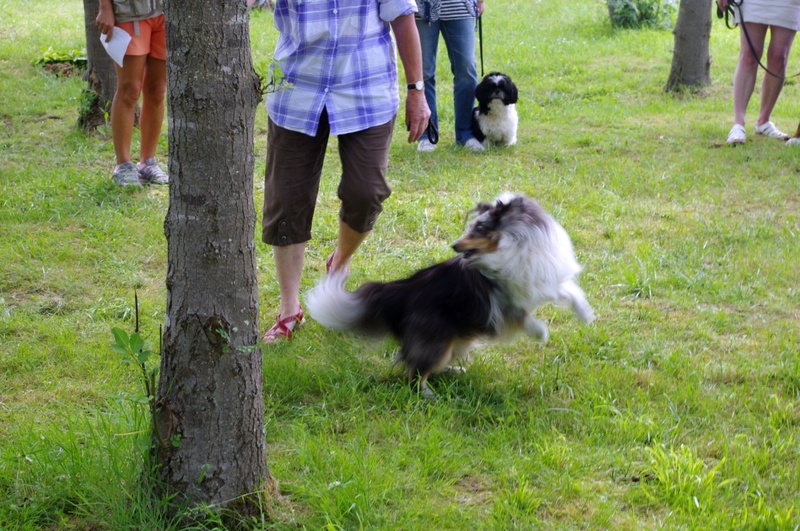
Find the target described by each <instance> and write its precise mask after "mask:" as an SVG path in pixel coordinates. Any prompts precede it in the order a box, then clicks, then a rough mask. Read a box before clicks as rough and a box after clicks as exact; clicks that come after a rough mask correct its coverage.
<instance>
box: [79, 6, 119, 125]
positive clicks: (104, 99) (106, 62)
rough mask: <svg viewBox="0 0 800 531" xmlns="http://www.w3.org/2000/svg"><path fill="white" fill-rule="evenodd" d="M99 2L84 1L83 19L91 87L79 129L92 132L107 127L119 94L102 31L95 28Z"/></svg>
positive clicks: (86, 97)
mask: <svg viewBox="0 0 800 531" xmlns="http://www.w3.org/2000/svg"><path fill="white" fill-rule="evenodd" d="M99 7H100V2H99V1H98V0H83V19H84V26H85V29H86V73H85V74H84V76H83V80H84V81H86V82H87V83H88V85H89V86H88V87H87V88H86V90H85V91H84V94H83V97H82V100H81V108H80V112H79V114H78V127H80V128H81V129H83V130H84V131H93V130H94V129H96V128H97V127H99V126H101V125H103V124H105V123H106V119H107V116H108V113H109V112H110V110H111V100H113V99H114V91H116V90H117V74H116V72H115V70H114V61H113V60H112V59H111V57H109V55H108V54H107V53H106V51H105V48H103V45H102V44H100V30H99V29H98V28H97V25H96V24H95V22H94V21H95V18H97V11H98V9H99Z"/></svg>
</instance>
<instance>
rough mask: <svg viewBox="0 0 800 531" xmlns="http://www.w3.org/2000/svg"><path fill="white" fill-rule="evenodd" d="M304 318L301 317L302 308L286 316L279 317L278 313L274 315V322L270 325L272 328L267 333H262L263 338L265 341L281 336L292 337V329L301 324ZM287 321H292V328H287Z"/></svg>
mask: <svg viewBox="0 0 800 531" xmlns="http://www.w3.org/2000/svg"><path fill="white" fill-rule="evenodd" d="M304 321H305V319H304V318H303V308H300V311H299V312H297V313H296V314H294V315H290V316H288V317H284V318H283V319H281V316H280V314H279V315H278V316H277V317H276V322H275V324H274V325H272V328H270V329H269V330H267V333H265V334H264V337H263V340H264V341H265V342H266V341H267V340H268V339H271V340H275V339H279V338H281V337H285V338H286V339H292V333H293V331H294V329H295V328H296V327H297V326H299V325H301V324H303V322H304ZM289 323H294V326H293V327H292V328H289V326H288V325H289Z"/></svg>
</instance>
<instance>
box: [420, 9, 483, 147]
mask: <svg viewBox="0 0 800 531" xmlns="http://www.w3.org/2000/svg"><path fill="white" fill-rule="evenodd" d="M416 2H417V7H418V9H419V11H418V12H417V15H416V17H415V20H416V22H417V31H418V32H419V40H420V44H421V46H422V77H423V81H424V90H425V99H426V100H427V101H428V107H430V109H431V122H432V123H433V125H434V126H435V127H436V128H437V129H438V128H439V116H438V113H437V108H436V53H437V50H438V47H439V35H440V34H441V35H442V37H443V39H444V44H445V47H446V48H447V56H448V58H449V59H450V70H451V71H452V73H453V107H454V111H455V112H454V114H455V122H456V123H455V133H456V142H457V143H458V144H459V145H462V146H464V147H466V148H467V149H469V150H471V151H483V145H482V144H481V143H480V142H478V140H477V139H476V138H475V137H474V136H473V135H472V130H471V126H470V125H471V123H472V109H473V107H474V106H475V87H476V86H478V72H477V68H476V66H475V18H476V17H478V16H480V15H481V14H482V13H483V9H484V4H483V0H416ZM435 149H436V145H435V144H433V143H431V139H430V138H429V137H428V135H427V133H426V134H424V135H422V137H421V138H420V140H419V142H418V143H417V150H418V151H426V152H429V151H433V150H435Z"/></svg>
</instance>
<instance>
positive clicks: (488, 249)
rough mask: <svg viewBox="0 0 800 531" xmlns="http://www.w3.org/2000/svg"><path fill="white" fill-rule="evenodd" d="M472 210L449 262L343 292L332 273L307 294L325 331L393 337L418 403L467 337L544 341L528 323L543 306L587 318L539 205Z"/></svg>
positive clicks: (555, 228)
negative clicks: (558, 305) (553, 304)
mask: <svg viewBox="0 0 800 531" xmlns="http://www.w3.org/2000/svg"><path fill="white" fill-rule="evenodd" d="M473 213H474V214H475V217H474V219H473V220H472V223H471V224H470V227H469V229H468V230H467V232H466V234H464V235H463V236H462V237H461V238H460V239H459V240H458V241H457V242H455V243H454V244H453V249H455V251H456V252H457V253H459V255H458V256H456V257H455V258H451V259H450V260H447V261H445V262H442V263H439V264H435V265H432V266H430V267H428V268H426V269H422V270H421V271H418V272H417V273H415V274H414V275H412V276H411V277H409V278H407V279H404V280H396V281H393V282H386V283H381V282H368V283H366V284H364V285H363V286H361V287H360V288H358V289H357V290H356V291H352V292H351V291H346V290H345V288H344V283H345V280H346V273H344V272H336V273H332V274H330V275H329V276H327V277H326V278H325V279H323V280H322V282H321V283H319V284H318V285H317V286H316V287H315V288H314V289H312V290H311V292H310V293H309V294H308V297H307V299H306V304H307V307H308V310H309V313H310V314H311V316H312V317H313V318H314V319H316V320H317V321H319V323H320V324H322V325H323V326H326V327H329V328H334V329H337V330H356V331H359V332H362V333H367V334H372V335H385V334H389V333H390V334H393V335H394V336H396V337H397V338H398V339H399V340H400V341H401V343H402V346H401V350H400V354H399V358H398V361H402V362H403V363H405V365H406V366H407V367H408V374H409V377H410V378H411V380H412V383H415V384H418V385H419V387H420V391H421V392H422V393H423V394H424V395H425V396H432V395H433V393H432V391H431V390H430V389H429V388H428V386H427V384H426V380H427V378H428V376H429V375H430V374H431V373H436V372H440V371H442V370H445V369H447V368H448V366H450V365H453V364H455V365H460V364H463V363H465V362H467V361H469V348H470V344H471V343H472V342H473V341H474V340H478V339H490V338H494V339H500V340H508V339H511V338H512V337H513V336H514V335H515V334H516V333H517V332H520V331H524V332H526V333H527V334H528V335H530V336H532V337H535V338H538V339H541V340H542V341H546V340H547V338H548V331H547V326H546V325H545V323H544V322H542V321H540V320H538V319H536V318H534V317H533V316H532V313H533V312H534V311H535V310H536V309H537V308H538V307H539V306H541V305H542V304H544V303H545V302H548V301H560V302H565V303H568V304H569V305H571V306H572V309H573V310H574V311H575V313H576V314H577V315H578V317H580V318H581V319H582V320H583V321H585V322H587V323H589V322H591V321H592V320H593V319H594V312H593V311H592V308H591V306H589V303H587V302H586V298H585V296H584V293H583V290H581V288H580V287H579V286H578V284H577V283H576V282H575V277H576V276H577V275H578V273H579V272H580V270H581V267H580V265H578V262H577V261H576V260H575V255H574V252H573V249H572V242H571V240H570V238H569V236H568V235H567V232H566V231H565V230H564V229H563V227H561V225H559V224H558V222H557V221H556V220H555V219H553V218H552V217H551V216H550V215H549V214H548V213H547V212H545V211H544V209H543V208H542V207H541V206H539V204H538V203H536V202H535V201H533V200H531V199H528V198H527V197H524V196H520V195H513V194H503V195H501V196H500V197H498V198H497V199H496V200H495V201H494V203H492V204H488V203H479V204H478V206H477V207H475V209H474V210H473ZM340 271H341V270H340Z"/></svg>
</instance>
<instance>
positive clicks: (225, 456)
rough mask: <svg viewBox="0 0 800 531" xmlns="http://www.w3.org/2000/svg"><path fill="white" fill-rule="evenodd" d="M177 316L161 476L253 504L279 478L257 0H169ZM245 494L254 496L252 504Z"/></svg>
mask: <svg viewBox="0 0 800 531" xmlns="http://www.w3.org/2000/svg"><path fill="white" fill-rule="evenodd" d="M165 9H166V11H165V17H166V20H167V28H166V29H167V50H168V53H167V56H168V59H167V71H168V83H167V94H168V112H169V175H170V185H169V196H170V197H169V199H170V200H169V208H168V211H167V217H166V220H165V222H164V229H165V233H166V236H167V260H168V270H167V318H166V327H165V329H164V336H163V343H162V344H163V352H162V359H161V370H160V379H159V385H158V396H157V397H156V408H157V410H158V411H157V414H156V425H157V429H156V433H155V434H154V439H155V445H154V453H155V458H156V459H155V463H156V464H157V465H158V469H157V470H158V472H157V474H158V479H159V480H160V483H162V484H163V485H164V486H165V488H166V490H167V494H176V495H177V498H176V501H179V502H188V503H189V504H195V503H208V504H216V505H218V506H221V507H227V506H229V505H230V504H231V502H233V501H235V503H236V509H237V511H243V512H245V513H247V512H248V509H252V508H254V507H255V506H256V505H255V503H252V502H255V500H254V499H252V497H249V496H246V495H248V494H249V493H255V494H256V495H257V494H258V493H259V491H261V490H262V489H263V487H265V485H266V484H267V482H268V480H269V470H268V468H267V459H266V442H265V434H264V402H263V391H262V377H263V375H262V369H261V351H260V349H259V348H258V286H257V278H256V263H255V239H254V234H255V220H256V214H255V208H254V204H253V168H254V164H253V162H254V160H253V134H254V133H253V131H254V123H255V112H256V106H257V105H258V102H259V100H260V97H261V92H260V87H259V79H258V76H257V74H256V73H255V71H254V69H253V64H252V59H251V55H250V37H249V16H248V13H247V11H246V8H245V0H238V1H230V0H170V1H169V2H166V7H165ZM242 504H244V507H243V506H242Z"/></svg>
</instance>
